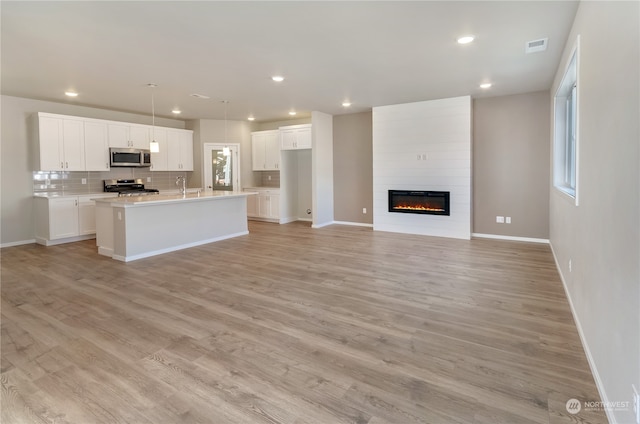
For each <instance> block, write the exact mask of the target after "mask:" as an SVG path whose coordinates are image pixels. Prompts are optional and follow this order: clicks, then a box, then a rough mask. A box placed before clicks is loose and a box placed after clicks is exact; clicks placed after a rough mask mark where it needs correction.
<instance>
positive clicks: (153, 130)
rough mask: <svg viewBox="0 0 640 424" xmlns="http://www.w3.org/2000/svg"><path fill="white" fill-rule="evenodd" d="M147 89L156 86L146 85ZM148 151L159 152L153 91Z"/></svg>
mask: <svg viewBox="0 0 640 424" xmlns="http://www.w3.org/2000/svg"><path fill="white" fill-rule="evenodd" d="M147 86H148V87H149V88H152V89H153V88H156V87H157V85H156V84H147ZM149 150H150V151H151V153H158V152H159V151H160V143H158V142H157V141H156V108H155V102H154V98H153V91H151V142H150V143H149Z"/></svg>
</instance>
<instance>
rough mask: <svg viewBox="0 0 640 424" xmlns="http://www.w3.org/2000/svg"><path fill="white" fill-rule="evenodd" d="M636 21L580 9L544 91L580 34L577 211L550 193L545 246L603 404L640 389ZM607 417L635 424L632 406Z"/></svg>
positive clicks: (610, 9) (615, 5)
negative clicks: (565, 293) (548, 246)
mask: <svg viewBox="0 0 640 424" xmlns="http://www.w3.org/2000/svg"><path fill="white" fill-rule="evenodd" d="M639 13H640V4H639V3H638V2H580V5H579V8H578V12H577V14H576V19H575V21H574V24H573V28H572V31H571V34H570V36H569V38H568V40H567V45H566V47H565V51H564V53H563V59H562V64H561V66H560V67H559V69H558V72H557V74H556V79H555V81H554V84H553V87H552V90H551V93H555V90H556V88H557V86H558V85H559V83H560V79H561V78H562V75H563V73H564V68H565V63H566V61H567V60H568V56H569V55H570V53H571V48H572V46H573V43H574V42H575V39H576V36H577V35H578V34H579V35H580V53H579V76H578V120H579V122H578V131H579V135H578V137H579V140H578V143H579V147H578V169H579V174H578V184H579V187H578V190H579V205H578V206H576V205H575V203H574V202H573V201H572V199H570V198H569V197H568V196H566V195H565V194H563V193H561V192H560V191H558V190H557V189H555V188H551V197H550V239H551V244H552V247H553V251H554V253H555V256H556V259H557V261H558V264H559V268H560V271H561V273H562V276H563V280H564V282H565V284H566V287H567V289H568V294H569V298H570V302H571V304H572V307H573V310H574V316H575V317H576V320H577V324H578V328H579V330H581V335H582V337H583V343H584V344H585V348H586V350H587V356H588V357H589V359H590V363H591V365H592V368H593V371H594V375H595V377H596V381H597V383H598V385H599V387H600V389H601V394H603V395H604V397H605V398H604V399H603V400H605V401H607V400H608V401H618V402H630V403H629V405H633V403H632V396H631V394H632V391H631V384H635V386H636V388H638V389H640V265H639V264H640V222H639V217H640V173H639V171H638V170H639V169H640V160H639V155H640V152H639V148H638V144H639V142H638V140H639V139H640V130H639V125H638V121H639V119H638V117H639V116H640V107H639V105H640V97H639V90H640V87H639V82H638V80H639V78H638V76H639V75H640V66H639V62H640V58H639V52H640V30H639V19H638V16H639ZM570 260H571V262H572V270H571V271H570V270H569V261H570ZM612 415H613V416H615V418H614V420H611V422H618V423H634V422H635V419H634V417H633V411H632V407H631V406H630V407H629V408H627V409H626V410H624V411H616V412H613V413H612Z"/></svg>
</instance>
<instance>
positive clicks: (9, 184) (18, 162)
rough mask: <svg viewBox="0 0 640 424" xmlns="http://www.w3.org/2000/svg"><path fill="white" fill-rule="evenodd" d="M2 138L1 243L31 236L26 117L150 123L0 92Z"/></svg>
mask: <svg viewBox="0 0 640 424" xmlns="http://www.w3.org/2000/svg"><path fill="white" fill-rule="evenodd" d="M1 102H2V133H1V136H2V139H1V141H0V152H1V154H0V156H1V159H0V166H1V172H0V188H1V190H0V191H1V194H0V200H1V204H0V217H1V218H2V219H1V220H0V221H1V222H0V244H2V245H5V244H9V243H18V242H21V241H26V240H33V238H34V232H33V216H32V210H31V206H32V195H33V171H34V169H33V167H32V155H33V150H32V149H33V145H32V144H33V143H32V142H31V140H30V137H29V136H30V131H29V129H28V120H29V117H30V116H31V115H32V114H34V113H36V112H49V113H58V114H62V115H73V116H82V117H85V118H96V119H109V120H114V121H124V122H134V123H139V124H147V125H151V116H146V115H137V114H132V113H126V112H115V111H110V110H105V109H97V108H91V107H86V106H77V105H75V104H71V103H54V102H45V101H40V100H31V99H24V98H20V97H11V96H1ZM156 125H158V126H163V127H172V128H184V127H185V123H184V121H179V120H176V119H166V118H156Z"/></svg>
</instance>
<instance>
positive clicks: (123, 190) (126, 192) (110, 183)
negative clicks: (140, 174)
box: [103, 178, 160, 197]
mask: <svg viewBox="0 0 640 424" xmlns="http://www.w3.org/2000/svg"><path fill="white" fill-rule="evenodd" d="M103 183H104V191H105V192H106V193H118V197H125V196H126V197H132V196H149V195H154V194H160V191H159V190H156V189H155V188H144V183H143V182H142V179H140V178H137V179H127V180H104V181H103Z"/></svg>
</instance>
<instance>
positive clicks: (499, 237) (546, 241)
mask: <svg viewBox="0 0 640 424" xmlns="http://www.w3.org/2000/svg"><path fill="white" fill-rule="evenodd" d="M471 237H476V238H486V239H495V240H509V241H525V242H529V243H543V244H549V239H541V238H533V237H515V236H503V235H500V234H481V233H471Z"/></svg>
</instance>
